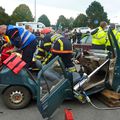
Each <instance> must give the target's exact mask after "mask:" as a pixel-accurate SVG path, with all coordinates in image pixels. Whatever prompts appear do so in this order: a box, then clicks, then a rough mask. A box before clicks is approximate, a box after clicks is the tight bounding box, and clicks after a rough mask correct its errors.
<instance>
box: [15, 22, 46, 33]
mask: <svg viewBox="0 0 120 120" xmlns="http://www.w3.org/2000/svg"><path fill="white" fill-rule="evenodd" d="M26 25H30V26H31V27H32V29H33V30H34V31H37V30H41V29H43V28H45V25H44V24H43V23H41V22H16V26H22V27H24V28H25V26H26Z"/></svg>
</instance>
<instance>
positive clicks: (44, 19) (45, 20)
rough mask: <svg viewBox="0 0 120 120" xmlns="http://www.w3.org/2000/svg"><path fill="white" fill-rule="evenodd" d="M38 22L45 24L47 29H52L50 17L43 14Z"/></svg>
mask: <svg viewBox="0 0 120 120" xmlns="http://www.w3.org/2000/svg"><path fill="white" fill-rule="evenodd" d="M38 22H41V23H43V24H44V25H45V26H46V27H50V20H49V19H48V17H47V16H46V15H45V14H43V15H41V16H40V17H39V18H38Z"/></svg>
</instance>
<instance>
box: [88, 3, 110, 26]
mask: <svg viewBox="0 0 120 120" xmlns="http://www.w3.org/2000/svg"><path fill="white" fill-rule="evenodd" d="M86 14H87V16H88V23H89V25H90V26H91V27H92V28H95V27H98V26H99V24H100V22H101V21H106V22H109V20H108V18H107V13H106V12H104V8H103V7H102V6H101V4H100V3H99V2H97V1H94V2H92V3H91V5H89V7H88V8H87V10H86Z"/></svg>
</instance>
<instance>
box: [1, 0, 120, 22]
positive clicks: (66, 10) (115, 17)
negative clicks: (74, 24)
mask: <svg viewBox="0 0 120 120" xmlns="http://www.w3.org/2000/svg"><path fill="white" fill-rule="evenodd" d="M35 1H36V18H39V17H40V16H41V15H42V14H45V15H47V17H48V18H49V20H50V22H51V24H55V23H56V22H57V19H58V17H59V16H60V15H64V16H65V17H66V18H70V17H73V18H76V17H77V16H78V15H79V14H80V13H83V14H85V11H86V9H87V8H88V7H89V5H90V4H91V2H93V1H94V0H0V6H2V7H3V8H4V9H5V12H6V13H7V14H9V15H11V14H12V12H13V11H14V9H15V8H16V7H18V6H19V5H20V4H26V5H28V7H29V8H30V10H31V12H32V15H33V16H35ZM96 1H98V2H99V3H100V4H101V5H102V6H103V7H104V11H105V12H107V14H108V19H110V20H111V22H115V23H120V7H119V6H120V0H96Z"/></svg>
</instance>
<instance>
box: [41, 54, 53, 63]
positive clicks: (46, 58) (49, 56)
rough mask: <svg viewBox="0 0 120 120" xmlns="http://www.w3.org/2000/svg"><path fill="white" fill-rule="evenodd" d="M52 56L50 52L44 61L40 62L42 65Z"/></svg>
mask: <svg viewBox="0 0 120 120" xmlns="http://www.w3.org/2000/svg"><path fill="white" fill-rule="evenodd" d="M51 57H52V54H51V53H50V54H49V55H48V57H47V58H45V60H44V62H43V63H42V64H43V65H45V64H46V62H47V61H48V60H49V59H50V58H51Z"/></svg>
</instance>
